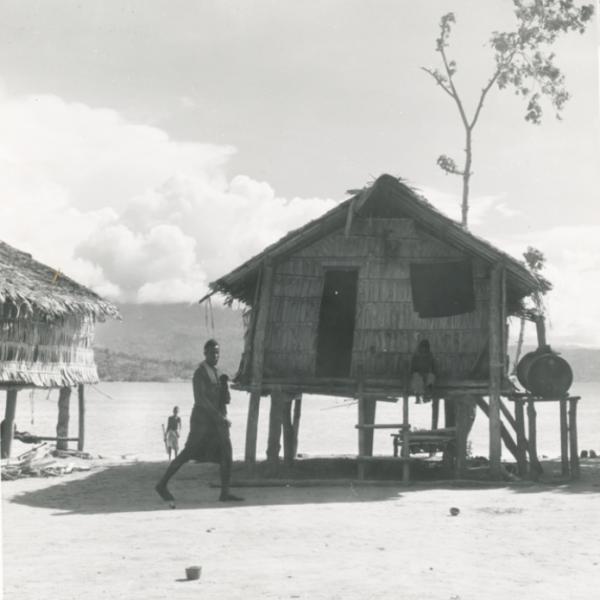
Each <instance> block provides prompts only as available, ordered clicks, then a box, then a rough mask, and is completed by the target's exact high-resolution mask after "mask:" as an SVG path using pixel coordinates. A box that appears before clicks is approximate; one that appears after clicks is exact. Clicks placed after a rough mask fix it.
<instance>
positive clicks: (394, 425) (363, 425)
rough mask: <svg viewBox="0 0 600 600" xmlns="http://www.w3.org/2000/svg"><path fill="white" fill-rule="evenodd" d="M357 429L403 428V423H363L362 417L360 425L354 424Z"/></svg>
mask: <svg viewBox="0 0 600 600" xmlns="http://www.w3.org/2000/svg"><path fill="white" fill-rule="evenodd" d="M354 427H355V429H402V428H403V427H404V424H403V423H361V422H360V418H359V422H358V425H355V426H354Z"/></svg>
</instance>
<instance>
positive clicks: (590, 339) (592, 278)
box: [490, 225, 600, 346]
mask: <svg viewBox="0 0 600 600" xmlns="http://www.w3.org/2000/svg"><path fill="white" fill-rule="evenodd" d="M490 241H492V242H493V243H495V244H497V245H498V246H500V247H501V248H503V249H505V250H506V251H508V252H509V253H511V254H512V255H514V256H516V257H518V258H521V257H522V253H523V251H525V250H526V248H527V247H528V246H534V247H535V248H538V249H539V250H541V251H542V252H543V253H544V255H545V257H546V267H545V269H544V275H545V276H546V277H547V278H548V279H549V280H550V281H551V282H552V284H553V289H552V290H551V291H550V292H549V293H548V295H547V297H546V299H545V304H546V307H547V312H548V339H549V342H550V343H551V344H554V345H557V344H573V345H587V346H600V330H599V329H598V327H596V324H597V323H600V302H599V301H598V299H599V298H600V226H598V225H579V226H560V227H554V228H552V229H548V230H543V231H531V232H528V233H527V234H511V233H510V232H508V233H496V234H495V235H492V236H491V237H490ZM532 339H533V328H531V331H530V340H532Z"/></svg>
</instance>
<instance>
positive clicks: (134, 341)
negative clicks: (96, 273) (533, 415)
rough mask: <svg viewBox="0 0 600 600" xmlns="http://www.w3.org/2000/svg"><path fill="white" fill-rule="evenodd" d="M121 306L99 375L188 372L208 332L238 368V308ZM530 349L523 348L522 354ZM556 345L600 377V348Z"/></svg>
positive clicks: (99, 333)
mask: <svg viewBox="0 0 600 600" xmlns="http://www.w3.org/2000/svg"><path fill="white" fill-rule="evenodd" d="M119 310H120V311H121V315H122V316H123V320H122V321H107V322H106V323H101V324H99V326H98V327H97V329H96V344H95V345H96V348H97V349H99V350H98V352H97V361H98V367H99V370H100V373H101V376H102V378H104V379H111V380H123V381H135V380H137V381H156V380H160V381H166V380H169V379H178V378H188V377H189V376H190V375H191V373H192V372H193V370H194V368H195V365H197V364H198V363H199V362H200V361H201V360H202V359H203V346H204V342H205V341H206V340H207V339H208V338H210V337H215V338H216V339H217V340H218V341H219V343H220V344H221V361H220V366H221V368H222V370H223V371H224V372H225V373H227V374H228V375H230V376H233V375H235V373H236V372H237V369H238V365H239V362H240V358H241V355H242V349H243V339H244V328H243V324H242V311H241V310H239V309H231V308H227V307H224V306H213V307H212V310H211V309H210V307H209V306H208V305H206V304H204V305H202V306H200V305H198V304H192V305H190V304H122V305H120V306H119ZM213 325H214V326H213ZM553 348H554V346H553ZM532 349H533V348H525V349H524V352H523V354H525V353H526V352H529V351H531V350H532ZM554 349H555V350H556V351H557V352H559V353H560V354H561V356H562V357H563V358H564V359H565V360H566V361H567V362H568V363H569V364H570V365H571V368H572V369H573V373H574V376H575V381H600V348H579V347H572V346H566V347H563V348H561V347H560V346H557V347H556V348H554ZM510 356H511V358H512V357H513V356H514V348H511V351H510Z"/></svg>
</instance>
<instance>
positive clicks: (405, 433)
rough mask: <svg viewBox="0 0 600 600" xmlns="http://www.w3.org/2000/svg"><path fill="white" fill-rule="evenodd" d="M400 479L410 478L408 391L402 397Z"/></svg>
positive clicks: (406, 480) (405, 480)
mask: <svg viewBox="0 0 600 600" xmlns="http://www.w3.org/2000/svg"><path fill="white" fill-rule="evenodd" d="M402 458H403V459H404V464H403V465H402V481H404V482H405V483H407V482H408V481H409V480H410V464H409V460H410V420H409V414H408V393H405V394H404V396H403V397H402Z"/></svg>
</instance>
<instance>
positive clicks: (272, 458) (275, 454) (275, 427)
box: [267, 386, 285, 463]
mask: <svg viewBox="0 0 600 600" xmlns="http://www.w3.org/2000/svg"><path fill="white" fill-rule="evenodd" d="M284 403H285V402H284V397H283V393H282V391H281V387H279V386H275V387H273V388H272V389H271V410H270V412H269V439H268V442H267V460H268V461H269V462H272V463H277V462H279V453H280V451H281V428H282V425H283V410H284Z"/></svg>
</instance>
